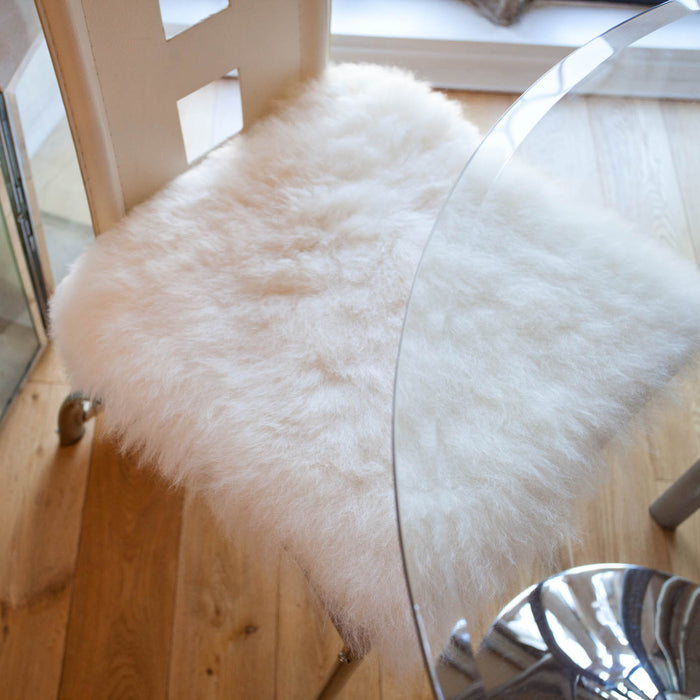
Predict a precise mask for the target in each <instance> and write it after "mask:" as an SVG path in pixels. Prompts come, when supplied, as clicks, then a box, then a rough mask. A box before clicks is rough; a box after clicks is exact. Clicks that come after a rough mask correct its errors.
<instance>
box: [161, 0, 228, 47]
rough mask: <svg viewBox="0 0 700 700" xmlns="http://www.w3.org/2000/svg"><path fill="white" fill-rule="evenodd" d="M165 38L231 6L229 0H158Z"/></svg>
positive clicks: (169, 37)
mask: <svg viewBox="0 0 700 700" xmlns="http://www.w3.org/2000/svg"><path fill="white" fill-rule="evenodd" d="M158 4H159V5H160V17H161V21H162V22H163V30H164V31H165V38H166V39H172V38H173V37H174V36H176V35H177V34H181V33H182V32H184V31H185V30H187V29H189V28H190V27H194V26H195V25H196V24H199V23H200V22H203V21H204V20H205V19H207V17H211V16H212V15H215V14H216V13H217V12H221V10H225V9H226V8H227V7H228V6H229V0H158Z"/></svg>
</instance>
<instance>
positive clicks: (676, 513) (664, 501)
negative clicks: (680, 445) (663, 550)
mask: <svg viewBox="0 0 700 700" xmlns="http://www.w3.org/2000/svg"><path fill="white" fill-rule="evenodd" d="M698 508H700V459H699V460H698V461H697V462H695V464H693V466H692V467H690V469H688V471H687V472H685V474H683V476H681V477H680V478H679V479H677V480H676V481H675V482H674V483H673V484H671V486H669V488H668V489H667V490H666V491H665V492H664V493H662V494H661V496H659V497H658V498H657V499H656V500H655V501H654V503H652V505H651V507H650V508H649V513H650V514H651V517H652V518H654V520H655V521H656V522H657V523H658V524H659V525H661V527H663V528H665V529H667V530H675V529H676V528H677V527H678V526H679V525H680V524H681V523H682V522H683V521H684V520H685V519H686V518H688V517H689V516H690V515H692V514H693V513H694V512H695V511H696V510H697V509H698Z"/></svg>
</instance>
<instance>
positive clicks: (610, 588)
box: [437, 564, 700, 700]
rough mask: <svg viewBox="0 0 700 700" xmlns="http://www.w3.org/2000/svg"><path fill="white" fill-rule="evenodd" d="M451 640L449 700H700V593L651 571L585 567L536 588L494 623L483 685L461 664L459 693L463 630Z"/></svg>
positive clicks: (444, 669) (484, 650) (443, 665)
mask: <svg viewBox="0 0 700 700" xmlns="http://www.w3.org/2000/svg"><path fill="white" fill-rule="evenodd" d="M453 636H456V637H457V639H456V640H454V639H453V640H451V642H450V644H449V645H448V647H447V649H446V651H445V652H444V653H443V655H442V657H441V658H440V660H439V662H438V670H437V675H438V678H439V679H440V684H441V687H442V689H443V693H444V697H446V698H477V697H487V698H498V699H501V698H504V699H505V698H521V699H523V700H527V699H529V698H532V699H533V700H535V699H536V700H549V699H550V698H551V699H552V700H554V699H555V698H557V699H563V700H569V699H571V700H574V699H576V700H579V699H584V698H585V699H588V698H610V699H611V700H618V699H620V700H621V699H622V698H625V699H627V700H650V699H655V700H686V699H688V700H689V699H690V698H697V697H700V587H698V586H697V585H696V584H694V583H691V582H690V581H687V580H685V579H681V578H678V577H676V576H671V575H668V574H663V573H660V572H658V571H654V570H652V569H646V568H643V567H636V566H625V565H621V564H618V565H601V566H587V567H580V568H577V569H571V570H569V571H566V572H564V573H562V574H559V575H557V576H553V577H552V578H549V579H547V580H546V581H544V582H542V583H541V584H539V585H537V586H533V587H532V588H530V589H529V590H527V591H525V592H524V593H523V594H521V595H520V596H519V597H518V598H516V599H515V600H514V601H513V602H512V603H511V604H510V605H509V606H508V607H507V608H506V609H505V610H504V611H503V612H502V613H501V614H500V615H499V617H498V619H497V620H496V622H495V623H494V625H493V626H492V627H491V630H490V631H489V633H488V635H487V636H486V637H485V638H484V641H483V642H482V644H481V647H480V648H479V651H478V653H477V655H476V665H477V667H478V671H479V674H480V679H479V677H478V675H476V674H475V673H474V668H473V665H472V666H471V667H470V666H469V664H466V666H465V668H466V669H467V672H466V673H465V674H464V675H462V677H461V678H462V683H461V687H460V686H459V684H456V683H455V668H456V666H455V664H454V663H452V661H451V657H452V655H453V647H454V646H455V645H456V646H458V647H459V645H460V642H461V640H463V630H460V629H459V626H458V627H457V628H455V633H454V635H453ZM443 678H444V679H445V681H446V683H445V685H443V683H442V681H443ZM448 688H449V692H448Z"/></svg>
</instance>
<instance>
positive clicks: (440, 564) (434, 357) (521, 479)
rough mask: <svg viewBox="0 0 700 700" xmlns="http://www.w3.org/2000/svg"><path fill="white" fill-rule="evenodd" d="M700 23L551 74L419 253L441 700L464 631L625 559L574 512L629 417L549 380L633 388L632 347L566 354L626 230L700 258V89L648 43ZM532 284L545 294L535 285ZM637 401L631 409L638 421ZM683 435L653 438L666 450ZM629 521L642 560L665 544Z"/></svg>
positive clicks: (597, 300) (431, 633) (407, 338)
mask: <svg viewBox="0 0 700 700" xmlns="http://www.w3.org/2000/svg"><path fill="white" fill-rule="evenodd" d="M699 19H700V13H699V7H698V4H697V3H695V2H682V1H680V0H671V1H670V2H666V3H664V4H663V5H659V6H657V7H655V8H653V9H651V10H649V11H647V12H644V13H642V14H640V15H638V16H636V17H634V18H632V19H631V20H629V21H627V22H625V23H623V24H621V25H619V26H618V27H615V28H614V29H611V30H610V31H608V32H606V33H605V34H604V35H602V36H600V37H598V38H597V39H595V40H593V41H592V42H590V43H589V44H587V45H585V46H584V47H582V48H581V49H579V50H577V51H575V52H574V53H573V54H571V55H570V56H569V57H567V58H566V59H565V60H563V61H562V62H561V63H559V64H558V65H557V66H555V67H554V68H553V69H551V70H550V71H549V72H548V73H547V74H545V75H544V76H543V77H542V78H541V79H540V80H539V81H538V82H537V83H535V84H534V85H533V86H532V88H530V90H528V91H527V92H526V93H525V94H524V95H523V96H522V97H521V98H520V99H519V100H518V101H517V102H516V103H515V104H514V105H513V106H512V107H511V109H509V110H508V111H507V112H506V114H505V115H504V116H503V117H502V118H501V120H500V121H499V122H498V124H497V125H496V126H495V127H494V128H493V130H492V131H491V132H490V133H489V134H488V135H487V136H486V138H485V139H484V140H483V142H482V144H481V146H480V147H479V149H478V150H477V151H476V153H475V154H474V155H473V156H472V158H471V160H470V162H469V163H468V164H467V166H466V167H465V169H464V171H463V172H462V174H461V176H460V178H459V179H458V181H457V183H456V184H455V186H454V188H453V191H452V193H451V195H450V197H449V199H448V201H447V203H446V204H445V206H444V208H443V211H442V212H441V214H440V216H439V218H438V220H437V222H436V224H435V227H434V230H433V233H432V235H431V238H430V240H429V242H428V244H427V246H426V248H425V250H424V253H423V258H422V260H421V264H420V266H419V269H418V272H417V274H416V277H415V280H414V284H413V290H412V293H411V299H410V302H409V305H408V309H407V313H406V319H405V323H404V330H403V335H402V341H401V348H400V352H399V360H398V364H397V374H396V387H395V396H394V471H395V484H396V492H397V506H398V514H399V526H400V534H401V540H402V551H403V555H404V565H405V572H406V576H407V580H408V585H409V590H410V595H411V599H412V605H413V609H414V614H415V619H416V625H417V630H418V631H419V636H420V639H421V644H422V648H423V652H424V655H425V659H426V662H427V665H428V670H429V673H430V675H431V681H432V684H433V687H434V690H435V693H436V696H437V697H443V695H444V697H457V694H455V692H454V689H450V691H449V692H445V693H443V688H442V687H441V683H440V678H439V673H438V660H439V658H440V655H441V653H442V652H443V650H444V649H445V648H446V645H447V643H448V640H449V639H450V635H451V633H452V632H453V630H455V629H456V628H458V629H462V630H464V631H465V635H466V636H465V639H466V640H467V643H469V639H470V638H471V642H472V643H474V642H476V643H478V641H479V640H480V638H481V637H482V636H483V634H484V632H485V631H486V629H487V627H488V625H489V624H490V622H491V621H492V620H493V619H494V617H495V615H496V613H497V612H498V611H499V610H500V609H502V608H503V606H505V605H506V603H508V601H509V600H510V599H512V598H513V597H514V596H515V595H516V594H517V593H518V592H519V591H520V590H522V589H524V588H526V587H527V586H530V585H533V584H536V583H537V582H538V581H539V580H541V579H543V578H545V577H546V576H549V575H552V574H555V573H556V572H558V571H562V570H564V569H566V568H569V567H572V566H578V565H580V564H589V563H592V561H605V560H607V561H614V560H622V554H624V553H625V552H624V551H623V550H620V551H608V550H605V548H604V547H603V548H601V547H597V548H596V547H595V546H593V545H590V546H589V543H586V542H585V536H586V535H585V531H586V528H585V508H584V509H583V511H584V514H583V516H582V515H581V514H577V515H576V516H574V510H576V507H577V506H579V505H580V503H586V502H587V501H589V500H590V499H591V498H592V497H593V495H594V493H595V492H596V491H595V488H594V485H597V486H598V488H599V487H600V486H601V484H602V483H603V482H602V481H601V479H603V477H602V476H601V475H603V474H605V473H606V468H605V467H603V466H602V464H603V462H604V461H605V459H606V457H605V450H606V449H607V448H608V446H609V444H610V443H613V442H614V439H615V437H616V432H615V430H614V429H611V426H615V425H618V424H619V422H620V421H621V420H622V419H621V418H620V417H619V416H609V417H606V416H605V411H606V410H608V409H609V407H606V406H605V405H603V404H600V403H597V399H596V396H597V394H596V392H595V387H593V389H591V391H592V393H591V395H590V396H587V395H585V392H586V391H587V389H582V390H581V391H582V392H583V394H582V395H583V399H582V401H581V411H580V413H581V414H583V413H585V412H588V413H590V414H595V417H594V418H591V420H588V418H587V417H586V416H585V415H579V416H578V418H577V422H576V421H574V422H570V421H569V422H567V421H566V420H563V419H562V418H561V416H562V415H564V414H565V413H567V412H568V411H569V410H570V408H569V406H568V405H567V402H568V401H569V395H568V393H567V391H568V389H569V387H567V386H564V382H563V381H561V382H559V383H557V381H554V382H553V381H551V377H552V376H554V377H558V378H561V377H568V376H569V375H567V374H566V373H567V372H569V371H570V370H571V367H569V366H568V364H571V365H572V366H575V367H574V370H575V371H576V372H579V373H580V372H584V374H585V371H586V368H587V367H589V368H590V371H591V372H592V373H595V372H596V371H597V369H598V368H600V367H601V366H607V365H609V366H610V367H612V368H613V369H612V370H611V372H610V373H608V374H607V375H606V373H605V372H600V373H599V374H600V376H599V377H598V379H597V381H599V382H608V383H609V384H610V385H609V387H607V388H608V390H609V392H612V393H614V394H620V393H621V394H624V392H625V391H627V390H628V387H626V385H624V384H622V383H621V384H619V386H618V384H616V382H617V381H618V378H617V377H616V376H615V368H616V366H617V365H616V364H615V363H616V361H617V358H616V356H615V353H616V352H617V347H618V345H619V344H620V341H619V336H618V339H617V340H611V341H610V345H609V346H606V345H605V343H603V345H602V346H600V345H599V344H597V345H596V346H595V347H593V346H591V347H590V348H589V347H587V346H586V344H585V340H586V339H585V337H584V340H583V341H581V342H579V341H574V340H571V343H572V345H571V346H567V345H566V343H567V342H568V341H569V335H568V326H569V324H576V323H587V322H588V321H586V319H587V318H588V317H585V318H584V317H582V318H578V317H576V314H579V313H583V312H582V311H581V309H584V311H585V310H586V308H587V306H588V305H592V306H595V308H604V307H605V304H606V303H607V301H606V299H605V294H604V292H602V291H601V290H600V289H599V288H598V287H597V286H596V285H597V277H596V275H597V267H596V266H597V265H599V264H600V266H604V265H605V264H607V263H602V262H600V261H599V260H598V257H597V256H598V254H599V252H600V249H604V250H605V251H606V253H605V254H608V253H609V252H610V250H609V249H610V240H609V239H610V238H611V236H610V232H611V231H615V232H617V231H618V229H619V230H620V231H621V233H620V235H621V237H622V238H621V240H622V241H623V242H624V246H627V248H628V249H629V248H630V247H634V248H635V250H636V249H638V248H640V249H644V246H645V245H646V243H645V239H646V238H651V239H653V240H654V241H656V242H662V243H663V244H664V246H666V247H670V248H672V249H674V251H675V254H677V255H679V256H680V257H681V258H685V259H686V260H688V261H689V262H691V263H692V264H697V263H696V250H695V241H700V230H698V229H699V228H700V207H698V205H697V204H696V197H695V195H694V189H695V188H693V187H691V185H690V184H689V183H692V182H693V181H695V182H697V179H696V178H694V177H693V175H694V173H695V172H696V167H697V165H696V164H697V162H700V161H698V160H697V158H700V147H698V145H697V141H698V139H688V136H687V135H688V133H694V132H696V131H697V126H698V124H700V119H699V118H698V117H700V105H699V104H698V102H697V100H696V96H697V93H698V92H699V90H698V87H699V85H700V81H699V80H698V73H697V67H696V66H695V65H694V64H693V62H692V61H691V60H690V59H688V60H681V61H680V62H679V55H680V54H679V53H678V52H675V53H674V52H671V51H665V50H663V49H658V48H653V46H654V37H656V36H658V35H660V33H663V32H664V31H666V29H665V28H667V27H668V26H669V25H672V24H675V25H683V23H689V24H688V26H689V27H690V29H689V31H693V27H698V26H700V25H698V20H699ZM693 23H694V24H693ZM681 53H682V52H681ZM681 58H682V56H681ZM686 58H688V57H686ZM694 71H695V72H694ZM630 94H631V95H633V96H632V97H630ZM669 94H670V95H671V97H673V98H674V99H667V98H668V96H669ZM660 96H662V97H663V98H664V99H659V97H660ZM679 183H680V184H679ZM684 183H685V184H684ZM552 231H556V235H551V232H552ZM620 245H621V246H623V244H620ZM624 246H623V247H624ZM613 247H614V246H613ZM650 250H653V249H650ZM618 252H619V256H620V257H619V259H620V261H621V262H620V272H619V275H620V278H621V279H622V278H623V277H624V275H625V274H627V273H626V272H625V270H626V265H627V263H626V262H625V261H624V259H625V251H624V250H621V251H618ZM614 255H615V254H613V256H614ZM635 255H637V252H635ZM504 261H505V262H504ZM580 261H582V262H581V269H582V270H583V271H584V272H583V273H580V271H579V273H580V274H579V273H577V272H576V271H575V268H576V269H578V263H579V262H580ZM660 264H661V261H660ZM587 266H588V267H587ZM587 269H590V270H592V274H586V272H585V271H586V270H587ZM611 274H612V275H613V276H615V274H616V272H615V270H613V271H612V272H611ZM577 275H578V276H577ZM534 279H544V280H545V284H543V285H539V286H538V287H537V288H536V289H535V291H534V292H533V287H532V285H531V282H532V281H533V280H534ZM562 280H565V281H566V287H567V289H566V290H563V286H562V284H563V283H562ZM624 287H625V285H624V283H621V288H622V289H623V292H624ZM572 289H574V292H572ZM634 291H636V290H631V291H630V293H634ZM572 299H573V301H572ZM596 305H597V306H596ZM501 312H503V313H501ZM504 319H507V320H506V321H504ZM582 319H583V320H582ZM590 322H591V323H596V321H590ZM504 323H506V326H505V327H504ZM635 323H636V322H633V321H632V320H630V328H629V333H628V337H627V340H628V341H629V342H633V338H635V339H636V336H635V334H636V333H639V329H638V328H636V327H635ZM618 325H619V324H618ZM622 325H624V324H622ZM594 330H595V331H596V332H598V331H600V333H602V335H603V336H604V335H605V329H601V328H597V329H594ZM617 332H618V333H622V335H623V336H624V334H625V332H626V331H624V330H623V331H620V328H619V327H618V328H617ZM592 337H594V338H596V339H599V338H600V337H601V335H600V334H599V335H596V334H595V333H594V334H593V336H592ZM576 343H578V344H576ZM644 345H645V344H644V342H643V341H642V342H640V346H644ZM543 348H545V350H544V351H543ZM523 358H524V359H523ZM533 358H534V359H533ZM581 367H583V369H581ZM516 387H517V390H515V388H516ZM598 388H599V389H600V387H598ZM601 393H604V392H601ZM642 393H643V394H644V395H640V396H636V395H629V396H623V397H622V398H621V399H620V400H621V401H622V400H623V399H624V404H625V406H626V407H627V408H628V409H634V410H637V409H641V408H642V407H643V406H644V405H645V403H646V401H647V399H648V398H649V395H648V392H646V393H645V392H642ZM579 398H580V396H579ZM611 410H612V409H611ZM548 412H549V413H551V414H552V415H548ZM601 416H602V418H601ZM608 418H610V420H608ZM616 421H617V422H616ZM581 426H584V427H581ZM553 431H555V432H556V434H553ZM577 431H578V432H580V435H579V434H578V433H577ZM533 435H534V436H536V437H535V439H534V440H533ZM591 438H593V439H591ZM670 439H671V438H668V437H663V436H661V437H658V438H657V437H654V436H653V435H652V436H651V437H650V438H649V442H650V444H651V446H652V452H654V454H656V453H658V452H659V451H662V450H663V448H664V441H665V440H666V441H668V440H670ZM655 441H656V442H655ZM591 443H593V444H591ZM601 448H605V449H601ZM601 454H603V456H602V457H601ZM610 454H611V455H613V456H612V457H611V456H610V455H608V457H607V459H608V461H610V459H612V460H613V461H614V459H615V457H614V455H615V454H617V453H616V452H615V450H611V452H610ZM519 455H522V460H521V459H519V458H518V456H519ZM695 457H696V456H695V455H690V457H689V459H690V458H692V459H694V458H695ZM639 459H642V460H643V459H646V457H644V456H640V457H639ZM532 464H537V471H536V472H535V473H533V472H532V469H531V466H532ZM689 465H690V461H688V464H686V465H685V466H689ZM650 468H651V467H650ZM567 470H576V471H575V475H574V476H573V477H571V478H569V477H567V476H566V474H567ZM581 470H583V471H581ZM613 471H614V470H613ZM568 473H574V472H573V471H570V472H568ZM620 473H622V474H623V476H619V474H618V476H615V474H613V481H616V483H613V484H610V483H608V484H607V485H606V487H605V488H606V489H608V491H609V492H608V495H607V497H608V498H609V499H610V501H611V503H612V505H610V507H609V508H608V511H609V513H612V514H613V515H610V516H609V517H610V519H611V522H612V521H613V520H614V513H615V512H616V506H615V505H614V504H615V499H619V498H622V499H625V498H627V499H628V500H629V498H630V493H632V496H634V495H635V492H634V489H635V488H637V490H639V488H641V487H630V484H629V483H628V481H627V479H626V477H625V476H624V472H620ZM637 495H638V496H639V499H640V505H638V506H637V508H638V509H639V510H641V511H644V517H648V516H646V507H648V505H649V502H646V501H645V499H648V498H649V497H655V495H657V494H648V493H646V492H644V493H640V494H637ZM591 512H593V511H591ZM591 517H597V516H595V515H593V516H591ZM582 518H583V521H584V527H583V528H582V526H581V519H582ZM617 525H618V524H617V523H616V526H617ZM624 527H625V526H624V524H623V525H621V526H620V529H621V532H620V537H623V538H624V537H625V533H624ZM630 528H631V529H633V530H634V532H631V533H630V535H629V538H630V540H631V541H632V540H633V541H634V542H635V543H636V544H635V546H636V547H637V550H634V551H639V552H640V553H642V554H640V558H643V553H644V552H645V551H647V550H648V549H649V545H648V541H651V540H653V538H654V537H655V536H656V535H655V534H654V533H653V532H651V530H650V531H649V532H648V533H647V532H646V530H645V531H644V532H642V533H641V534H640V528H639V527H637V526H636V525H634V524H632V525H630ZM581 530H583V532H584V534H583V535H581V537H582V538H583V541H578V542H577V541H576V537H577V533H579V532H580V531H581ZM635 538H636V539H635ZM645 538H646V539H645ZM649 538H651V539H649ZM572 541H573V544H572ZM629 552H632V553H633V549H630V550H629ZM603 555H604V556H603ZM634 563H639V564H649V563H651V564H654V563H655V562H653V561H651V559H648V560H647V561H639V562H634ZM465 621H466V622H465ZM460 625H461V627H460ZM456 626H457V627H456Z"/></svg>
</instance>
